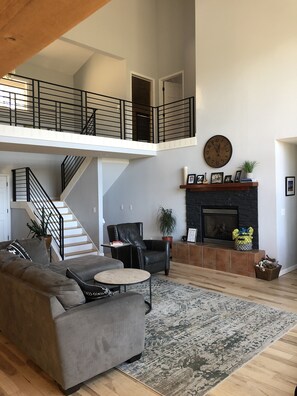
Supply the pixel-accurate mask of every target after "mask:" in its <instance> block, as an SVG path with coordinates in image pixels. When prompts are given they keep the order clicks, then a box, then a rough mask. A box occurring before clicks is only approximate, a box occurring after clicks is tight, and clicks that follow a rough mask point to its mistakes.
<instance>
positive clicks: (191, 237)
mask: <svg viewBox="0 0 297 396" xmlns="http://www.w3.org/2000/svg"><path fill="white" fill-rule="evenodd" d="M196 236H197V228H189V229H188V236H187V242H194V243H195V242H196Z"/></svg>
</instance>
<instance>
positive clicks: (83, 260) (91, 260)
mask: <svg viewBox="0 0 297 396" xmlns="http://www.w3.org/2000/svg"><path fill="white" fill-rule="evenodd" d="M123 267H124V264H123V263H122V262H121V261H119V260H116V259H113V258H110V257H105V256H97V255H89V256H81V257H76V258H72V259H67V260H63V261H59V262H57V263H50V266H49V269H51V270H52V271H54V272H58V273H59V274H62V275H66V270H67V268H70V270H72V271H73V272H75V273H76V274H77V275H78V276H79V277H80V279H82V280H83V281H84V282H89V281H91V282H93V281H94V275H96V274H97V273H98V272H101V271H106V270H109V269H116V268H123Z"/></svg>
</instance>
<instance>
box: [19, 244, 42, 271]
mask: <svg viewBox="0 0 297 396" xmlns="http://www.w3.org/2000/svg"><path fill="white" fill-rule="evenodd" d="M17 242H18V243H19V244H20V245H22V247H23V248H24V249H25V250H26V252H27V253H28V254H29V255H30V257H31V259H32V260H33V261H35V262H36V263H38V264H42V265H43V266H48V265H49V255H48V252H47V249H46V243H45V240H44V239H43V238H41V239H39V238H27V239H18V240H17Z"/></svg>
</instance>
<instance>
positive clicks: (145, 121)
mask: <svg viewBox="0 0 297 396" xmlns="http://www.w3.org/2000/svg"><path fill="white" fill-rule="evenodd" d="M131 85H132V130H133V140H136V141H141V142H152V141H153V128H152V116H151V106H152V85H153V84H152V80H150V79H147V78H144V77H140V76H136V75H132V82H131Z"/></svg>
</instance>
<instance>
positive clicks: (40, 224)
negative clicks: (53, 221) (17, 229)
mask: <svg viewBox="0 0 297 396" xmlns="http://www.w3.org/2000/svg"><path fill="white" fill-rule="evenodd" d="M34 214H35V216H36V217H37V219H38V221H37V220H33V219H31V224H30V223H27V227H28V228H29V234H28V236H29V235H32V238H39V239H41V238H44V239H45V240H46V245H47V248H49V246H50V244H51V239H52V237H51V235H50V234H48V225H49V220H50V218H51V216H52V212H49V213H46V211H45V209H44V207H42V208H41V215H40V216H39V215H37V214H36V213H35V212H34Z"/></svg>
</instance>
